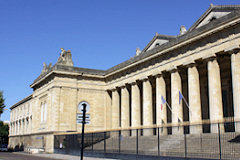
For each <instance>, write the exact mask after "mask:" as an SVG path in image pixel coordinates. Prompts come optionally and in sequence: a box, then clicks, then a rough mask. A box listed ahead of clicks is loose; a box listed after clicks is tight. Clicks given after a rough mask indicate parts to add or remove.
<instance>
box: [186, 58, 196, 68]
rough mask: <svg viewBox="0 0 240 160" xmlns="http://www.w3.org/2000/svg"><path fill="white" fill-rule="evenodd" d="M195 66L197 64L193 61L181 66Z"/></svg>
mask: <svg viewBox="0 0 240 160" xmlns="http://www.w3.org/2000/svg"><path fill="white" fill-rule="evenodd" d="M197 65H198V64H197V63H196V62H195V61H194V60H192V61H188V62H185V63H183V66H184V67H187V68H191V67H195V66H197Z"/></svg>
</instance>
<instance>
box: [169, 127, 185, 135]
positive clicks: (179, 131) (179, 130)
mask: <svg viewBox="0 0 240 160" xmlns="http://www.w3.org/2000/svg"><path fill="white" fill-rule="evenodd" d="M183 131H184V129H183V127H182V126H175V127H172V134H173V135H183V134H184V132H183Z"/></svg>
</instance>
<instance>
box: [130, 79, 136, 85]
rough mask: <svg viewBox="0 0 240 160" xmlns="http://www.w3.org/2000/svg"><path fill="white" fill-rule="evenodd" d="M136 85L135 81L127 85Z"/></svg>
mask: <svg viewBox="0 0 240 160" xmlns="http://www.w3.org/2000/svg"><path fill="white" fill-rule="evenodd" d="M136 84H137V80H136V81H132V82H129V85H136Z"/></svg>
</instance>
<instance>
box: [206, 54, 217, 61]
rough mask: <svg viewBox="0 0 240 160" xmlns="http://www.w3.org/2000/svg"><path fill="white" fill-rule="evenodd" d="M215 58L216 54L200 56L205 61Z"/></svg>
mask: <svg viewBox="0 0 240 160" xmlns="http://www.w3.org/2000/svg"><path fill="white" fill-rule="evenodd" d="M216 58H217V55H216V54H208V55H206V56H203V57H202V59H203V60H205V61H212V60H215V59H216Z"/></svg>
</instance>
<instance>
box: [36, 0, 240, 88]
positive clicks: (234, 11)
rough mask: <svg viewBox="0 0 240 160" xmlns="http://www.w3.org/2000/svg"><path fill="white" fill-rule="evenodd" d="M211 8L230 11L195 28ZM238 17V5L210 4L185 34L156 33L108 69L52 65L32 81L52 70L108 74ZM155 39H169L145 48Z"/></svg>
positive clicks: (239, 11) (239, 9)
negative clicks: (138, 52)
mask: <svg viewBox="0 0 240 160" xmlns="http://www.w3.org/2000/svg"><path fill="white" fill-rule="evenodd" d="M213 10H221V11H231V13H229V14H227V15H225V16H223V17H220V18H218V19H216V20H214V21H211V22H209V23H207V24H206V25H203V26H201V27H198V28H196V26H197V25H198V24H199V23H201V21H202V20H203V19H204V18H205V17H206V16H207V15H208V14H209V13H210V12H211V11H213ZM239 17H240V5H224V6H213V5H211V6H210V7H209V9H208V10H207V11H206V12H205V13H204V14H203V15H202V16H201V17H200V18H199V19H198V20H197V21H196V22H195V23H194V24H193V25H192V27H191V28H190V29H189V30H188V31H187V32H186V33H185V34H183V35H179V36H168V35H158V34H157V35H155V36H154V37H153V39H152V40H151V41H150V42H149V43H148V45H147V46H146V47H145V48H144V50H143V51H142V53H141V54H139V55H138V56H134V57H132V58H131V59H129V60H127V61H124V62H122V63H120V64H118V65H116V66H114V67H112V68H110V69H108V70H95V69H87V68H79V67H71V66H61V65H54V66H53V67H52V68H51V69H50V70H49V71H48V72H46V73H44V74H42V75H40V76H39V77H38V78H37V79H36V80H35V81H34V83H35V82H37V81H39V80H40V79H42V78H43V77H45V76H46V75H47V74H49V73H50V72H51V71H54V70H62V71H70V72H75V73H84V74H90V75H97V76H108V75H109V74H112V73H114V72H118V71H119V70H120V69H123V68H124V67H127V66H129V65H132V64H137V63H138V62H139V61H140V60H144V59H146V58H148V57H150V56H153V55H154V54H156V53H158V52H160V51H164V50H166V49H169V48H171V47H174V46H176V45H177V44H180V43H182V42H184V41H186V40H189V39H192V38H194V37H196V36H198V35H200V34H202V33H204V32H206V31H209V30H211V29H214V28H216V27H218V26H221V25H223V24H225V23H228V22H231V21H232V20H234V19H236V18H239ZM156 39H167V40H169V41H168V42H166V43H164V44H162V45H160V46H158V47H154V48H153V49H151V50H147V49H148V48H149V46H151V44H152V43H153V42H154V41H155V40H156ZM34 83H33V84H34Z"/></svg>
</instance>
